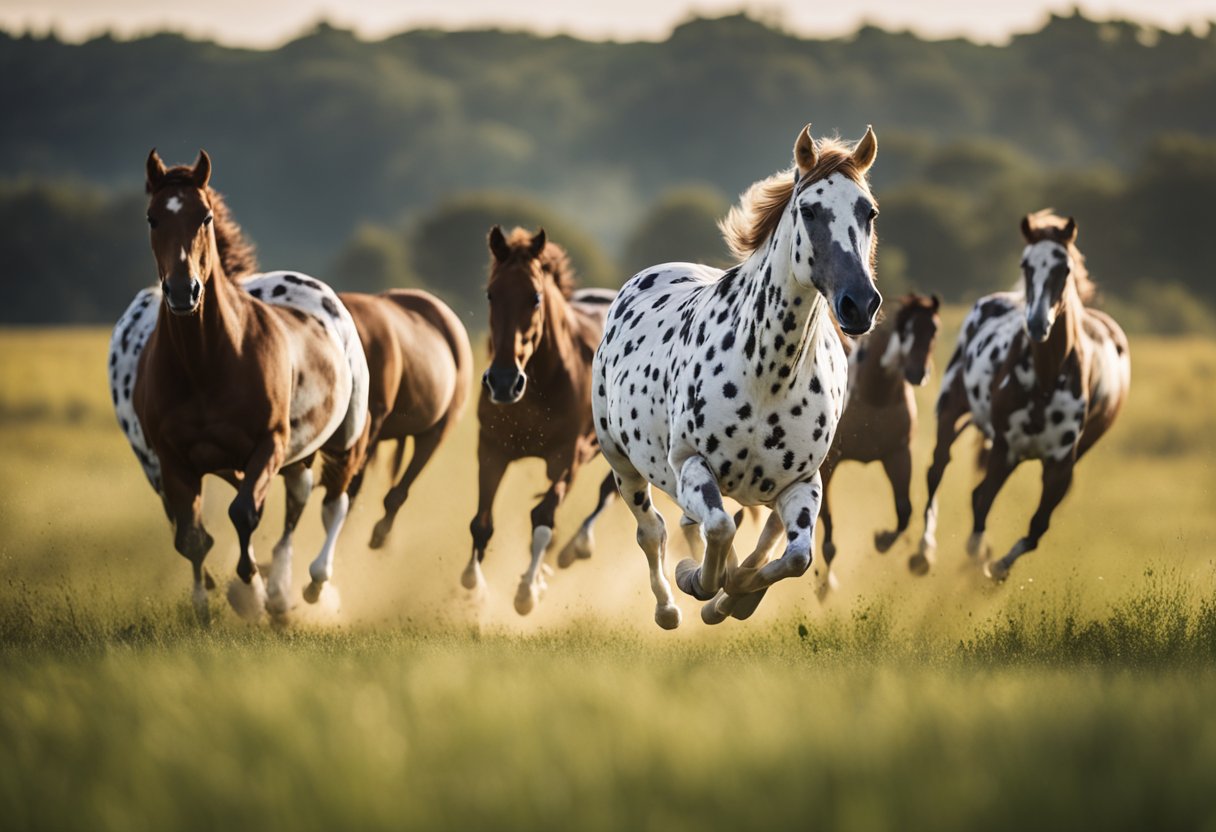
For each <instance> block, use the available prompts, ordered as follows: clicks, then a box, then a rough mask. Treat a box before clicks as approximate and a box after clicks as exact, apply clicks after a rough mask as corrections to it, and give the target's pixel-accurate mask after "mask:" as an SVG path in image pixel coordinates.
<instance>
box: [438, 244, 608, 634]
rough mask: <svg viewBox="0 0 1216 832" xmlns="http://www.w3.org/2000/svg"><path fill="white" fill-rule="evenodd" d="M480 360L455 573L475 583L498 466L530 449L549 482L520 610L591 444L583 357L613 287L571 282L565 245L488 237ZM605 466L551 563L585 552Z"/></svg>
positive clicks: (603, 494)
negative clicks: (467, 510) (471, 499)
mask: <svg viewBox="0 0 1216 832" xmlns="http://www.w3.org/2000/svg"><path fill="white" fill-rule="evenodd" d="M489 245H490V252H491V254H492V255H493V259H492V262H491V264H490V282H489V287H488V289H487V291H486V296H487V298H488V299H489V301H490V367H489V369H487V370H486V372H485V375H484V376H482V391H481V400H480V401H479V403H478V406H477V417H478V420H479V421H480V423H481V431H480V434H479V437H478V443H477V464H478V500H477V514H476V515H475V516H474V517H473V522H472V523H470V524H469V530H470V531H471V532H472V534H473V553H472V556H471V557H470V558H469V564H468V566H467V567H466V568H465V570H464V574H463V575H462V576H461V582H462V583H463V584H464V586H465V587H466V588H468V589H479V588H480V587H482V586H484V582H485V581H484V578H483V577H482V573H481V562H482V560H484V559H485V554H486V546H487V544H488V543H489V541H490V537H491V535H493V534H494V522H493V513H492V512H493V506H494V495H495V494H496V493H497V491H498V486H499V483H501V482H502V477H503V474H504V473H505V472H506V470H507V465H509V464H510V463H511V462H514V461H515V460H518V459H523V458H525V457H540V458H541V459H543V460H544V461H545V471H546V473H547V475H548V477H549V481H550V483H551V485H550V487H549V490H548V491H546V492H545V495H544V497H542V498H541V501H540V503H538V504H537V505H536V507H535V508H533V509H532V558H531V561H530V562H529V565H528V569H527V570H526V571H525V572H524V574H523V575H522V576H521V578H520V582H519V589H518V591H517V592H516V595H515V610H516V612H518V613H519V614H520V615H527V614H528V613H529V612H531V611H532V608H533V607H534V606H535V605H536V603H537V601H539V600H540V597H541V595H542V594H543V593H544V590H545V588H546V582H545V576H544V569H543V566H544V565H543V563H542V561H543V559H544V556H545V552H546V551H547V550H548V548H549V544H550V543H551V542H552V540H553V522H554V514H555V512H556V511H557V507H558V505H559V504H560V503H561V501H562V499H563V498H564V497H565V495H566V492H567V490H568V489H569V488H570V484H571V482H573V480H574V475H575V473H576V472H577V471H578V469H579V468H580V467H581V466H582V465H584V464H585V463H586V462H588V461H589V460H590V459H592V458H593V457H594V456H595V455H596V453H598V452H599V446H598V444H597V442H596V437H595V429H594V427H593V426H592V421H591V359H592V356H593V355H594V353H595V347H596V345H597V344H598V343H599V341H600V337H601V335H602V334H603V331H604V316H605V314H606V312H607V310H608V305H609V304H610V303H611V302H612V299H613V297H614V296H615V293H614V292H610V291H606V290H603V289H583V290H579V291H575V290H574V275H573V272H572V270H571V268H570V264H569V261H568V259H567V257H566V253H565V251H563V250H562V248H561V247H560V246H558V245H556V244H555V243H551V242H548V241H547V239H546V237H545V231H544V229H543V228H542V229H540V230H539V231H538V232H537V233H536V234H535V235H533V234H530V233H529V232H527V231H526V230H524V229H522V228H516V229H515V230H514V231H513V232H511V234H510V236H509V237H508V236H506V235H504V234H503V232H502V229H501V228H499V227H498V226H494V228H492V229H491V230H490V236H489ZM614 490H615V489H614V487H613V484H612V480H611V475H609V477H608V479H607V480H606V481H605V483H604V484H602V485H601V487H600V498H599V503H598V505H597V506H596V509H595V511H594V512H593V513H592V515H591V516H590V517H588V518H587V519H586V520H584V521H583V523H582V525H581V527H580V530H579V534H578V535H577V536H576V538H575V540H574V541H572V542H571V544H570V545H569V546H567V547H566V549H565V550H563V556H562V559H561V561H560V564H561V565H563V566H567V565H569V564H570V562H572V561H573V560H574V559H576V558H577V557H586V556H588V555H589V554H590V544H591V526H592V523H593V522H594V520H595V517H596V516H597V515H598V514H599V512H600V511H601V510H602V509H603V508H604V506H605V505H606V504H607V503H608V501H609V500H610V499H611V497H612V494H613V493H614Z"/></svg>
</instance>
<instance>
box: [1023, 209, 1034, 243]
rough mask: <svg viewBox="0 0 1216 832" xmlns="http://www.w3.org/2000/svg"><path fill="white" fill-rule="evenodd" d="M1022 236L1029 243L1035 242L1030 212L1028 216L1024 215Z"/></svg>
mask: <svg viewBox="0 0 1216 832" xmlns="http://www.w3.org/2000/svg"><path fill="white" fill-rule="evenodd" d="M1022 237H1023V239H1025V240H1026V242H1028V243H1033V242H1034V239H1033V237H1032V236H1031V230H1030V214H1027V215H1026V216H1024V217H1022Z"/></svg>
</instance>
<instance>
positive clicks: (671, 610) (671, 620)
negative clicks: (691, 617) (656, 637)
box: [654, 604, 681, 630]
mask: <svg viewBox="0 0 1216 832" xmlns="http://www.w3.org/2000/svg"><path fill="white" fill-rule="evenodd" d="M680 617H681V614H680V608H679V607H677V606H676V605H675V604H668V605H667V606H656V607H655V608H654V623H655V624H658V625H659V626H660V627H662V628H663V629H664V630H674V629H675V628H676V627H679V626H680Z"/></svg>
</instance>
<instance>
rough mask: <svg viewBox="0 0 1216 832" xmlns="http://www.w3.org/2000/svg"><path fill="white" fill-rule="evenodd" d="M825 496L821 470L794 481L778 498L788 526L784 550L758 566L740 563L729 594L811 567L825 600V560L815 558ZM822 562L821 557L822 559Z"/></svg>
mask: <svg viewBox="0 0 1216 832" xmlns="http://www.w3.org/2000/svg"><path fill="white" fill-rule="evenodd" d="M822 497H823V483H822V481H821V480H820V478H819V474H818V472H816V474H815V478H814V479H812V480H811V481H810V482H800V483H795V484H794V485H792V486H790V487H789V488H787V489H785V491H783V492H781V495H780V496H778V498H777V512H778V513H779V514H780V515H781V522H782V524H783V525H784V526H785V528H786V530H787V531H786V538H787V540H788V542H787V543H786V547H785V552H784V554H782V556H781V557H780V558H779V559H777V560H775V561H770V562H769V563H767V564H765V565H764V566H761V567H759V568H744V567H742V566H740V567H739V568H738V569H736V570H735V571H734V572H733V573H731V574H730V575H729V576H727V581H726V591H727V593H728V594H730V595H747V594H748V593H752V592H757V591H758V590H761V589H766V588H768V587H770V586H772V585H773V584H774V583H776V582H777V581H781V580H784V579H786V578H794V577H798V576H800V575H802V574H804V573H805V572H806V571H807V570H808V569H809V570H810V571H811V574H812V575H813V577H814V579H815V594H816V595H817V596H818V598H819V600H820V601H822V600H823V599H824V598H825V597H826V596H827V592H828V589H829V586H830V584H829V577H828V568H827V564H826V563H822V562H817V561H816V559H815V558H814V557H813V553H812V549H813V546H814V541H815V538H814V535H815V520H816V518H818V516H819V504H820V501H821V499H822ZM819 561H822V558H820V559H819Z"/></svg>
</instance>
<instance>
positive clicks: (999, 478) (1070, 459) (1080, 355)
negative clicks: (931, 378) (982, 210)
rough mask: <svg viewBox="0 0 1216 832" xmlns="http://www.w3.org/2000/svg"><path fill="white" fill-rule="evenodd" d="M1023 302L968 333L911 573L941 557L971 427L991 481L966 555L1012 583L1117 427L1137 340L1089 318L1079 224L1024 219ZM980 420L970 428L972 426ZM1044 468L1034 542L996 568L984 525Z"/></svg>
mask: <svg viewBox="0 0 1216 832" xmlns="http://www.w3.org/2000/svg"><path fill="white" fill-rule="evenodd" d="M1022 236H1023V237H1024V238H1025V240H1026V249H1025V251H1024V252H1023V253H1022V274H1023V291H1021V292H1005V293H1000V294H995V295H989V296H988V297H986V298H982V299H981V300H979V301H978V302H977V303H976V304H975V306H974V307H972V309H971V312H970V313H969V314H968V315H967V319H966V320H965V321H964V322H963V329H962V332H961V333H960V334H959V339H958V346H957V348H956V349H955V351H954V355H953V357H952V358H951V359H950V364H949V366H947V367H946V372H945V373H944V375H943V378H942V392H941V395H940V396H939V398H938V400H937V448H936V449H935V450H934V452H933V464H932V466H931V467H930V468H929V476H928V479H929V500H928V503H927V505H926V506H925V532H924V536H923V537H922V539H921V544H920V551H919V552H918V553H917V554H915V555H913V556H912V559H911V561H910V562H909V566H910V567H911V569H912V571H913V572H915V573H918V574H924V573H925V572H927V571H928V569H929V566H930V564H931V563H932V562H933V557H934V552H935V550H936V547H937V540H936V529H937V496H936V495H937V487H938V484H939V483H940V482H941V478H942V472H943V471H944V470H945V468H946V464H947V463H948V462H949V461H950V445H951V444H952V443H953V442H954V440H955V439H956V438H957V437H958V435H959V433H961V432H962V431H963V429H965V428H966V426H967V425H968V424H974V425H975V426H976V427H977V428H979V429H980V430H981V431H982V432H983V434H984V436H985V437H986V438H987V439H988V440H989V441H991V443H992V447H991V449H990V450H989V452H988V453H987V454H986V457H987V462H986V470H985V472H984V478H983V480H982V481H981V482H980V484H979V486H978V487H977V488H976V489H975V491H974V492H973V494H972V496H971V505H972V510H973V513H974V525H973V530H972V533H971V537H970V539H969V540H968V541H967V551H968V553H969V554H970V555H971V556H972V557H973V558H979V559H980V561H981V562H982V565H983V568H984V573H985V574H986V575H988V576H989V577H990V578H992V579H994V580H998V581H999V580H1003V579H1004V578H1005V577H1006V576H1007V575H1008V574H1009V568H1010V567H1011V566H1012V565H1013V563H1014V561H1016V560H1017V559H1018V558H1020V557H1021V556H1022V555H1024V554H1026V553H1027V552H1031V551H1033V550H1034V549H1035V548H1037V547H1038V545H1039V540H1040V539H1041V538H1042V537H1043V534H1044V533H1045V532H1046V531H1047V526H1048V523H1049V522H1050V521H1051V514H1052V511H1054V510H1055V507H1056V506H1057V505H1058V504H1059V503H1060V500H1062V499H1063V498H1064V495H1065V494H1066V493H1067V491H1068V486H1069V484H1070V483H1071V482H1072V472H1073V467H1074V466H1075V465H1076V464H1077V461H1078V460H1079V459H1080V458H1081V457H1082V456H1084V454H1085V452H1086V451H1088V450H1089V449H1090V448H1091V447H1093V444H1094V443H1095V442H1097V441H1098V439H1099V438H1100V437H1101V436H1102V434H1104V433H1106V431H1107V430H1108V429H1109V428H1110V426H1111V424H1112V423H1113V422H1114V420H1115V417H1116V416H1117V415H1118V414H1119V410H1120V408H1121V407H1122V406H1123V402H1124V400H1125V399H1126V397H1127V392H1128V387H1129V385H1130V382H1131V360H1130V356H1129V353H1128V346H1127V337H1126V336H1125V335H1124V334H1123V330H1121V329H1120V328H1119V326H1118V324H1116V323H1115V322H1114V321H1113V320H1111V318H1110V317H1109V316H1107V315H1106V314H1104V313H1102V312H1099V311H1097V310H1096V309H1090V308H1088V307H1086V305H1085V304H1086V302H1088V301H1089V300H1090V299H1091V298H1092V297H1093V294H1094V288H1093V284H1092V283H1091V282H1090V280H1089V275H1088V273H1087V272H1086V269H1085V259H1084V258H1083V257H1082V256H1081V252H1080V251H1079V250H1078V249H1077V246H1076V239H1077V224H1076V222H1075V221H1074V220H1073V219H1072V218H1071V217H1070V218H1068V219H1067V220H1066V219H1064V218H1062V217H1058V216H1056V215H1054V214H1052V213H1051V212H1050V211H1040V212H1039V213H1037V214H1030V215H1028V216H1027V217H1025V218H1024V219H1023V220H1022ZM968 416H970V420H967V418H966V417H968ZM1027 459H1038V460H1041V461H1042V463H1043V493H1042V497H1041V498H1040V500H1039V507H1038V510H1037V511H1036V512H1035V513H1034V517H1032V518H1031V520H1030V530H1029V532H1028V533H1027V535H1026V536H1025V537H1023V538H1021V539H1020V540H1018V541H1017V542H1016V543H1015V544H1014V545H1013V548H1011V549H1010V550H1009V552H1008V554H1006V555H1005V556H1004V557H1003V558H1001V559H999V560H990V559H989V558H988V554H987V552H986V551H985V550H986V547H985V545H984V526H985V523H986V521H987V519H988V511H989V509H990V508H991V507H992V501H993V500H994V499H995V498H996V495H997V492H999V491H1000V489H1001V486H1002V485H1004V483H1005V480H1006V479H1007V478H1008V477H1009V475H1010V474H1011V473H1012V472H1013V470H1014V468H1016V467H1017V466H1018V464H1019V463H1021V462H1023V461H1024V460H1027Z"/></svg>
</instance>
